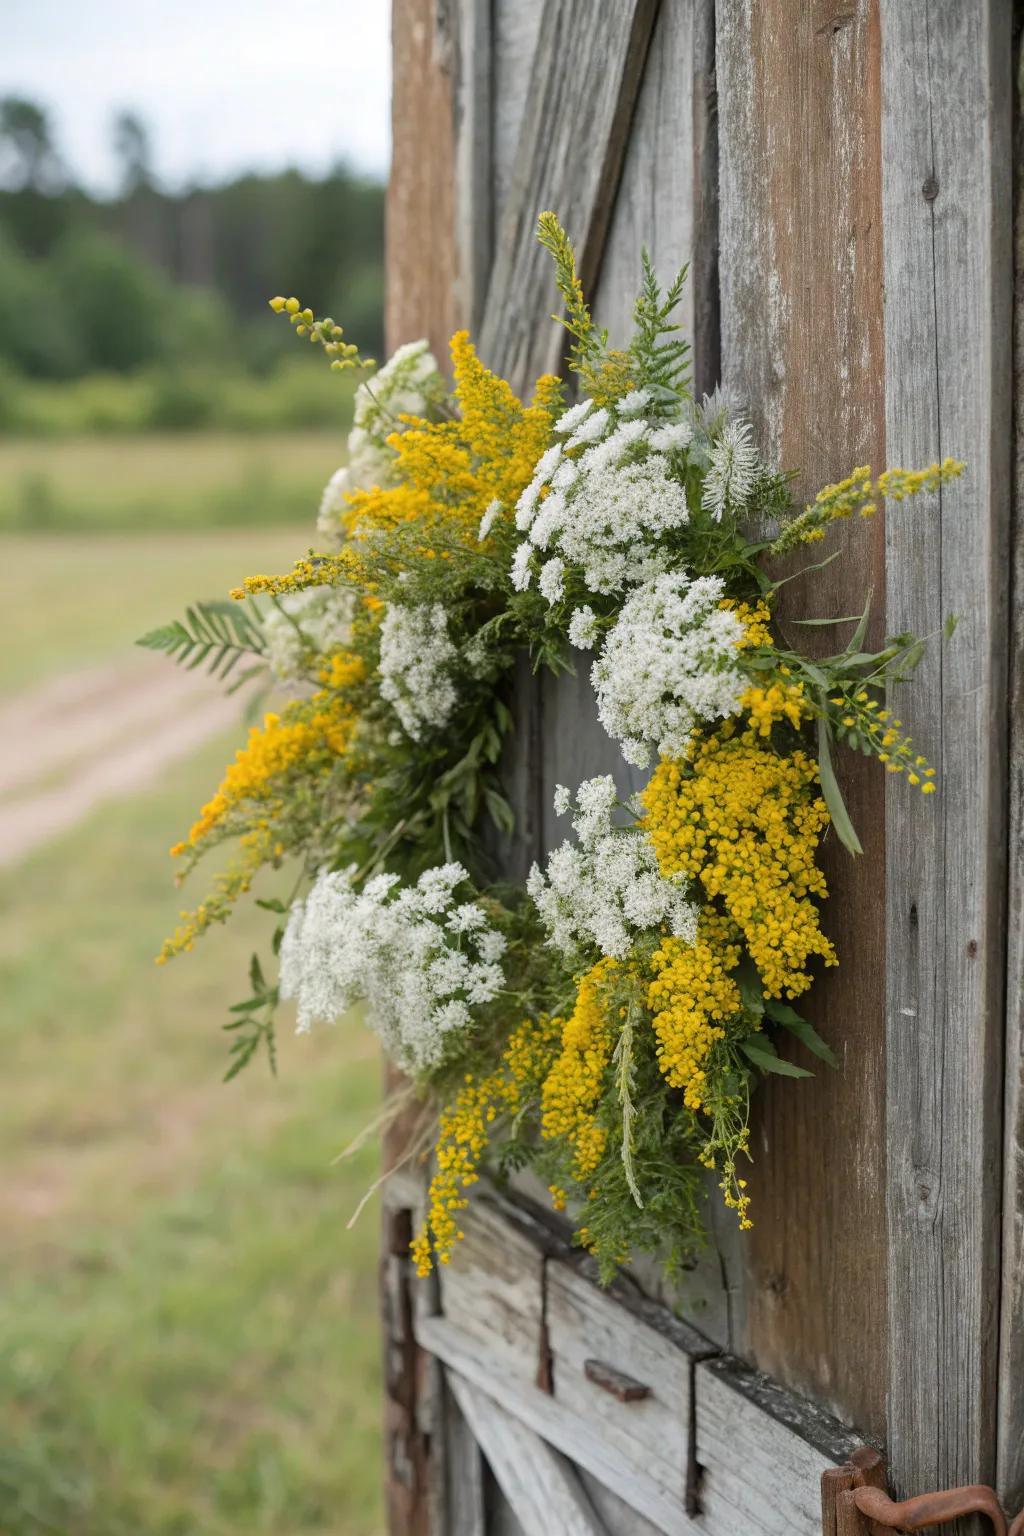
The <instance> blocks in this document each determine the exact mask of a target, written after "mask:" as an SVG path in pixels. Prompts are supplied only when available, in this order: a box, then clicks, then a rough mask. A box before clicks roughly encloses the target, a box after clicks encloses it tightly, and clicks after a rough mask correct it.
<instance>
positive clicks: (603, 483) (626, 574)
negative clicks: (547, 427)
mask: <svg viewBox="0 0 1024 1536" xmlns="http://www.w3.org/2000/svg"><path fill="white" fill-rule="evenodd" d="M648 401H649V396H648V393H647V391H646V390H633V391H631V392H630V394H628V395H626V396H624V397H623V398H622V399H621V400H619V401H618V402H617V403H616V406H615V408H614V409H609V408H606V407H604V406H601V407H600V408H595V406H594V402H593V401H592V400H583V401H581V402H580V404H579V405H575V406H573V407H572V409H571V410H569V411H566V413H565V415H564V416H562V417H561V419H560V420H559V421H558V422H556V424H555V430H556V431H557V432H560V433H561V434H563V436H564V437H565V441H564V442H561V443H556V444H555V445H554V446H553V447H551V448H549V449H548V451H547V452H546V453H545V454H544V455H543V457H542V458H541V459H540V461H539V462H538V464H537V467H536V470H535V471H534V476H533V479H532V480H531V481H530V484H529V485H528V486H527V487H526V489H525V490H524V491H523V493H522V495H521V496H520V498H519V501H518V502H517V504H516V527H517V528H518V529H519V531H520V532H521V533H525V534H526V538H525V540H524V541H523V543H522V544H520V546H519V548H518V549H517V551H516V554H515V558H514V561H513V565H512V582H513V585H514V586H515V587H516V588H517V589H518V590H519V591H525V589H526V588H527V587H528V586H529V585H530V582H531V581H532V579H533V576H534V574H536V573H537V572H538V571H539V586H540V590H541V592H542V593H543V595H544V596H545V597H546V598H547V601H548V603H549V604H554V603H557V602H559V601H560V600H561V598H562V597H563V595H564V591H565V574H566V568H567V566H574V567H576V568H577V569H578V570H579V571H580V573H581V575H582V578H583V582H584V584H585V586H586V587H587V588H588V589H589V590H590V591H591V592H595V593H610V592H622V591H626V590H627V589H628V588H629V587H632V586H636V585H637V584H638V583H639V582H641V581H645V580H647V579H648V578H649V577H651V576H652V575H655V574H657V572H658V571H660V570H662V569H663V568H664V561H663V557H662V555H661V553H660V551H659V549H658V543H659V540H661V539H662V538H663V536H664V535H665V534H667V533H669V532H670V531H671V530H672V529H673V528H678V527H680V526H681V525H682V524H684V523H686V522H687V521H688V519H689V511H688V508H687V505H686V494H685V491H684V490H683V486H682V484H681V482H680V481H679V480H678V479H677V478H676V477H675V476H674V475H673V474H672V472H671V469H672V466H671V463H670V461H669V457H668V455H669V453H670V452H672V451H673V450H676V449H679V448H685V447H686V445H687V443H688V442H689V440H690V438H691V436H692V433H693V428H692V427H691V426H690V424H689V423H687V422H682V421H680V422H674V423H671V424H668V425H655V424H651V423H649V422H647V421H645V420H644V419H643V418H642V416H641V415H640V413H641V412H642V411H643V410H644V408H645V407H646V405H647V404H648ZM573 449H582V450H583V451H582V452H581V453H579V454H578V455H576V456H575V457H570V456H569V454H570V451H571V450H573Z"/></svg>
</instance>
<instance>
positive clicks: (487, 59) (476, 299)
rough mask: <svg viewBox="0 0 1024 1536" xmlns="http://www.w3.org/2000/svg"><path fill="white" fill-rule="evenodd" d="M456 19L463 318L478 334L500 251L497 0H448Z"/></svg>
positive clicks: (458, 300)
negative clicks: (494, 90) (496, 145)
mask: <svg viewBox="0 0 1024 1536" xmlns="http://www.w3.org/2000/svg"><path fill="white" fill-rule="evenodd" d="M446 3H447V6H448V9H449V13H450V17H451V21H450V29H451V34H452V42H451V54H452V64H451V77H452V78H451V90H452V114H453V123H454V128H453V133H454V145H453V157H454V166H455V172H454V175H455V186H454V219H455V253H456V261H457V273H456V279H455V309H456V312H457V317H458V324H459V325H465V326H468V327H469V329H470V330H471V331H472V332H473V333H474V334H475V333H476V332H477V330H478V329H479V326H480V322H481V320H482V318H483V308H484V300H485V298H486V296H487V284H488V282H489V280H490V273H491V260H492V258H493V255H494V215H495V208H494V122H493V117H494V114H493V97H492V93H491V73H492V60H493V52H494V48H493V37H492V15H491V12H492V6H491V0H446Z"/></svg>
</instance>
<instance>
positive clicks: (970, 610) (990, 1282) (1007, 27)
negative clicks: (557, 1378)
mask: <svg viewBox="0 0 1024 1536" xmlns="http://www.w3.org/2000/svg"><path fill="white" fill-rule="evenodd" d="M1010 9H1011V8H1010V5H1009V4H1008V3H1006V4H1003V3H1000V0H992V3H988V0H981V3H979V4H977V5H972V6H963V7H960V6H954V5H948V4H941V3H937V0H922V3H921V4H919V5H913V6H904V5H900V4H894V3H892V0H884V4H883V11H882V16H883V28H882V43H883V46H882V86H883V107H884V110H883V166H884V176H883V187H884V210H885V292H886V307H885V351H886V377H887V380H888V384H887V398H886V436H887V441H888V448H889V457H890V459H891V461H892V462H893V463H897V464H918V463H927V462H929V461H930V460H933V459H941V458H943V457H944V456H945V455H946V454H955V455H956V456H958V457H961V458H963V459H965V460H966V461H967V463H968V466H969V467H968V470H967V472H966V474H965V475H964V478H963V479H962V480H961V481H959V482H956V483H955V484H954V485H953V486H952V487H950V488H948V489H947V490H944V491H943V493H942V495H941V497H940V498H939V504H938V506H935V505H934V504H933V505H932V506H926V507H922V508H920V509H916V510H915V511H914V512H911V509H910V507H909V505H907V504H904V505H903V506H900V507H897V508H896V509H895V510H894V511H893V512H892V513H891V514H890V516H889V518H888V529H887V535H888V536H887V570H886V574H887V585H888V594H889V626H890V628H891V629H893V630H897V629H902V628H909V629H913V630H915V631H917V632H918V633H920V634H928V633H931V632H934V631H935V630H936V629H937V628H939V626H941V624H942V621H943V619H944V618H945V617H946V616H947V615H948V614H950V613H958V614H960V615H962V624H961V628H960V629H959V630H958V632H957V635H956V636H955V638H954V640H953V642H952V643H951V644H949V645H948V646H946V647H944V648H942V649H941V650H940V649H939V648H938V647H934V648H933V649H932V652H931V654H930V655H929V656H928V658H927V659H926V661H925V663H924V664H923V665H922V667H921V669H920V672H919V674H918V676H917V677H916V678H915V680H914V684H913V686H912V688H909V689H908V690H907V692H906V696H905V698H901V699H900V702H899V709H900V714H901V716H902V718H903V720H904V723H905V726H906V728H907V729H908V730H909V731H910V733H911V735H912V736H914V737H915V739H916V740H917V741H918V742H919V744H920V748H921V751H922V752H924V753H926V754H927V755H928V757H929V758H930V759H931V760H932V762H934V763H935V764H936V765H937V767H938V770H939V781H938V782H939V794H938V795H936V796H935V797H934V798H933V799H932V800H931V801H924V802H922V801H921V800H920V799H919V798H914V797H913V796H911V795H909V794H907V793H906V792H905V789H904V786H903V785H902V784H899V785H896V786H895V788H894V789H893V791H892V792H891V793H890V795H889V796H888V805H887V817H886V828H887V852H888V858H887V891H888V901H887V914H888V916H887V943H886V971H887V999H886V1012H887V1023H888V1042H887V1053H888V1073H887V1082H888V1109H887V1121H888V1155H889V1180H888V1216H889V1232H890V1242H889V1297H890V1300H889V1341H890V1342H889V1348H890V1359H891V1368H890V1382H889V1401H890V1408H889V1446H888V1448H889V1456H890V1463H891V1468H892V1476H893V1479H894V1482H895V1485H896V1487H897V1488H898V1489H899V1490H901V1491H902V1492H910V1493H918V1492H923V1491H925V1490H927V1489H930V1488H936V1487H947V1486H951V1485H954V1484H957V1483H968V1482H989V1481H991V1479H992V1477H993V1475H994V1472H995V1447H996V1418H995V1415H996V1401H995V1398H996V1356H997V1329H998V1265H999V1203H1000V1177H999V1165H1000V1152H1001V1148H1000V1134H1001V1124H1000V1122H1001V1097H1002V1084H1001V1065H1002V1063H1001V1047H1002V1011H1003V1010H1002V1004H1003V985H1004V977H1005V930H1004V920H1005V905H1004V895H1005V892H1004V880H1005V836H1006V821H1005V770H1006V725H1005V717H1006V628H1007V611H1006V602H1007V569H1008V499H1009V471H1010V461H1009V443H1010V432H1009V427H1010V421H1009V403H1010V390H1011V369H1010V354H1009V340H1010V327H1011V273H1010V254H1011V238H1010V186H1009V163H1010V156H1009V131H1010V58H1011V16H1010ZM901 791H903V792H901ZM1017 1389H1018V1390H1019V1377H1018V1388H1017ZM1018 1401H1019V1399H1018ZM1020 1432H1021V1425H1020V1423H1019V1421H1018V1423H1017V1425H1016V1434H1017V1435H1019V1434H1020Z"/></svg>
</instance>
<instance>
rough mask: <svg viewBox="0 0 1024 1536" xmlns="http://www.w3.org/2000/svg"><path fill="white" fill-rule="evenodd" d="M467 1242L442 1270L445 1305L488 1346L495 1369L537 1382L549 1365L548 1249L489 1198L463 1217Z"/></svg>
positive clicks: (477, 1201)
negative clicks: (546, 1326)
mask: <svg viewBox="0 0 1024 1536" xmlns="http://www.w3.org/2000/svg"><path fill="white" fill-rule="evenodd" d="M462 1230H463V1231H464V1233H465V1237H464V1238H463V1240H462V1241H461V1242H460V1243H459V1244H458V1245H457V1247H456V1249H455V1252H454V1253H453V1255H452V1262H451V1264H449V1265H446V1266H445V1267H444V1269H443V1270H442V1271H441V1277H440V1278H441V1306H442V1309H443V1311H444V1312H445V1313H446V1314H447V1316H448V1317H450V1318H452V1319H454V1320H455V1321H457V1322H458V1325H459V1327H460V1328H461V1329H462V1330H463V1331H464V1332H466V1333H469V1334H473V1335H474V1336H475V1337H476V1338H477V1339H479V1340H480V1342H481V1343H482V1344H486V1345H487V1347H488V1349H489V1350H490V1352H491V1355H492V1357H493V1361H494V1369H495V1370H498V1371H503V1372H504V1371H508V1372H509V1373H510V1374H512V1375H514V1376H518V1377H521V1378H522V1379H523V1380H524V1381H528V1382H535V1381H536V1380H537V1379H538V1375H540V1374H542V1370H543V1367H544V1353H545V1349H546V1345H545V1340H544V1253H543V1250H542V1249H541V1248H540V1247H539V1246H538V1245H537V1243H536V1242H535V1241H532V1240H531V1236H530V1235H529V1234H528V1233H527V1232H526V1231H525V1230H524V1229H523V1228H522V1227H521V1226H520V1225H519V1224H518V1223H515V1222H513V1221H511V1220H510V1219H509V1217H508V1215H506V1214H503V1213H502V1212H501V1211H499V1209H498V1208H497V1207H496V1206H495V1205H493V1204H491V1202H489V1201H488V1200H485V1199H475V1200H473V1201H471V1203H470V1205H469V1207H468V1209H467V1210H466V1211H464V1212H463V1215H462Z"/></svg>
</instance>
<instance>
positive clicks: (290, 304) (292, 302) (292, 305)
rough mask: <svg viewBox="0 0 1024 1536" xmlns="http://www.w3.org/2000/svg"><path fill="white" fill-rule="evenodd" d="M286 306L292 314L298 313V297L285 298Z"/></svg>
mask: <svg viewBox="0 0 1024 1536" xmlns="http://www.w3.org/2000/svg"><path fill="white" fill-rule="evenodd" d="M284 307H285V309H286V310H287V311H288V313H289V314H290V315H297V314H298V312H299V301H298V299H285V301H284Z"/></svg>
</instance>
